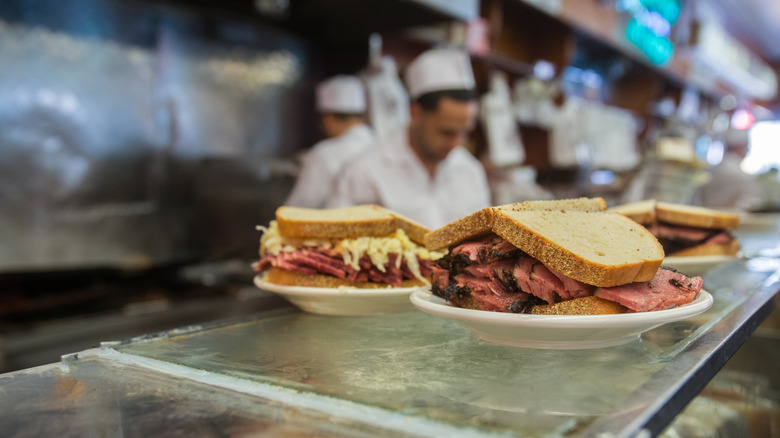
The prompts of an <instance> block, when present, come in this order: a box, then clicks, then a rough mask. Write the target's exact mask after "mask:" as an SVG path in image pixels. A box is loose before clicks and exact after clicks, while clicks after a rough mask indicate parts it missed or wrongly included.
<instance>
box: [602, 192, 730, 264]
mask: <svg viewBox="0 0 780 438" xmlns="http://www.w3.org/2000/svg"><path fill="white" fill-rule="evenodd" d="M610 211H613V212H615V213H620V214H622V215H624V216H627V217H629V218H631V219H633V220H634V221H636V222H638V223H640V224H642V225H643V226H645V227H646V228H647V229H648V230H650V232H651V233H653V235H654V236H655V237H656V238H657V239H658V241H659V242H660V243H661V245H662V246H663V247H664V252H665V253H666V255H667V256H669V257H691V256H708V255H736V254H737V253H738V252H739V242H738V241H737V239H736V238H735V237H734V235H733V234H731V232H730V230H731V229H734V228H737V226H739V215H738V214H735V213H729V212H725V211H720V210H713V209H710V208H704V207H696V206H691V205H682V204H673V203H669V202H656V201H655V200H652V199H650V200H646V201H639V202H633V203H630V204H623V205H619V206H617V207H613V208H611V209H610Z"/></svg>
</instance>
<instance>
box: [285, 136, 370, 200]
mask: <svg viewBox="0 0 780 438" xmlns="http://www.w3.org/2000/svg"><path fill="white" fill-rule="evenodd" d="M373 143H374V133H373V131H372V130H371V128H369V127H368V126H367V125H364V124H360V125H356V126H353V127H352V128H350V129H349V130H347V131H346V132H344V133H343V134H341V135H340V136H338V137H333V138H329V139H326V140H322V141H320V142H319V143H317V144H315V145H314V146H312V148H311V150H310V151H309V152H308V153H307V154H306V157H305V158H304V159H303V166H302V167H301V172H300V175H299V176H298V180H297V181H296V182H295V187H293V190H292V192H291V193H290V196H289V197H288V198H287V201H285V205H292V206H295V207H308V208H323V207H325V206H326V205H327V204H328V203H329V199H330V198H331V196H332V195H333V192H334V190H335V183H336V179H337V176H338V175H339V173H340V172H341V168H342V166H344V163H346V162H347V161H349V160H350V159H352V158H354V157H355V156H357V155H359V154H360V153H361V152H363V151H365V150H366V149H368V148H369V147H371V145H372V144H373Z"/></svg>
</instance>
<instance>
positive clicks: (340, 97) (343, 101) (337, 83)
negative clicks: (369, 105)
mask: <svg viewBox="0 0 780 438" xmlns="http://www.w3.org/2000/svg"><path fill="white" fill-rule="evenodd" d="M317 111H319V112H321V113H322V112H332V113H346V114H359V113H363V112H365V111H366V93H365V89H364V88H363V83H362V82H361V81H360V79H358V78H357V77H355V76H348V75H338V76H333V77H332V78H328V79H326V80H324V81H322V82H320V83H319V85H317Z"/></svg>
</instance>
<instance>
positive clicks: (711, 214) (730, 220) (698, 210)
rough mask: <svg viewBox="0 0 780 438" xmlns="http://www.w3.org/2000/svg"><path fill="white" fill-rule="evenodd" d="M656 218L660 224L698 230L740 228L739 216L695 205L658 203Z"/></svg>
mask: <svg viewBox="0 0 780 438" xmlns="http://www.w3.org/2000/svg"><path fill="white" fill-rule="evenodd" d="M655 217H656V219H657V220H658V221H659V222H666V223H670V224H675V225H684V226H688V227H697V228H711V229H721V228H724V229H732V228H737V227H738V226H739V215H738V214H736V213H730V212H727V211H722V210H715V209H711V208H705V207H698V206H694V205H683V204H672V203H669V202H658V203H657V204H656V206H655Z"/></svg>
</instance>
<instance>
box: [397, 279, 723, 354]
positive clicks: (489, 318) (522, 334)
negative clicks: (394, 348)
mask: <svg viewBox="0 0 780 438" xmlns="http://www.w3.org/2000/svg"><path fill="white" fill-rule="evenodd" d="M411 301H412V304H414V305H415V306H416V307H417V308H418V309H420V310H422V311H423V312H426V313H430V314H432V315H437V316H442V317H445V318H449V319H452V320H453V321H455V322H456V323H458V324H460V325H462V326H464V327H467V328H469V329H471V332H472V333H473V334H474V336H476V337H478V338H480V339H484V340H485V341H488V342H493V343H496V344H503V345H511V346H515V347H526V348H548V349H561V350H566V349H586V348H602V347H611V346H614V345H620V344H624V343H628V342H631V341H634V340H636V339H637V338H638V337H639V335H641V334H642V333H643V332H645V331H647V330H650V329H653V328H655V327H658V326H660V325H663V324H666V323H669V322H672V321H677V320H680V319H685V318H689V317H692V316H694V315H697V314H699V313H702V312H704V311H705V310H707V309H709V308H710V306H712V295H710V294H709V293H707V292H705V291H703V290H702V291H701V292H700V293H699V295H698V296H697V297H696V299H695V300H693V302H691V303H688V304H685V305H682V306H679V307H675V308H672V309H666V310H657V311H654V312H641V313H621V314H616V315H584V316H574V315H527V314H516V313H501V312H487V311H483V310H471V309H463V308H460V307H455V306H453V305H451V304H449V303H447V302H446V301H445V300H444V299H442V298H439V297H437V296H435V295H433V294H432V293H431V291H430V287H423V288H419V289H417V290H416V291H414V292H413V293H412V296H411Z"/></svg>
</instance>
